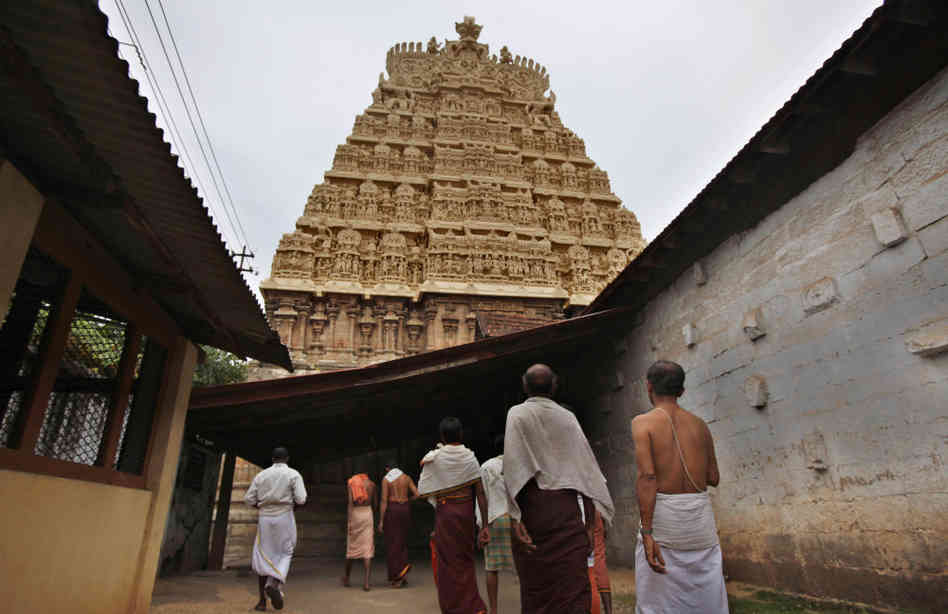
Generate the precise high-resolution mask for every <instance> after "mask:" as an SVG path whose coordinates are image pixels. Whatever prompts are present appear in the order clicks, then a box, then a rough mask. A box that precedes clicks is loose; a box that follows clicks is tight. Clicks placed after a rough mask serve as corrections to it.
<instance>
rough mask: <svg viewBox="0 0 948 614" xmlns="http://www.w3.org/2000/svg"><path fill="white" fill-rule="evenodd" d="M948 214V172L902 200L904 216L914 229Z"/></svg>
mask: <svg viewBox="0 0 948 614" xmlns="http://www.w3.org/2000/svg"><path fill="white" fill-rule="evenodd" d="M946 215H948V173H944V174H942V175H941V176H940V177H938V178H937V179H935V180H934V181H931V182H929V183H926V184H925V185H924V186H922V187H921V188H919V190H918V191H917V192H915V193H913V194H911V195H909V196H907V197H906V198H905V199H903V201H902V217H903V218H904V219H905V222H906V224H908V227H909V228H910V229H912V230H919V229H920V228H924V227H925V226H928V225H929V224H933V223H934V222H937V221H938V220H940V219H941V218H943V217H945V216H946Z"/></svg>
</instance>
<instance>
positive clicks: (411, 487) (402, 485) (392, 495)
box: [383, 473, 417, 502]
mask: <svg viewBox="0 0 948 614" xmlns="http://www.w3.org/2000/svg"><path fill="white" fill-rule="evenodd" d="M383 486H384V487H385V488H383V490H384V491H386V496H387V497H388V501H398V502H404V501H408V500H409V499H410V498H411V496H412V491H414V492H415V493H417V490H415V482H414V481H412V479H411V478H410V477H409V476H408V474H407V473H403V474H401V475H400V476H398V478H396V479H395V481H393V482H389V481H388V480H386V481H385V484H383Z"/></svg>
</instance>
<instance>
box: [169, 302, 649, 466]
mask: <svg viewBox="0 0 948 614" xmlns="http://www.w3.org/2000/svg"><path fill="white" fill-rule="evenodd" d="M630 316H631V311H630V310H628V309H622V308H619V309H611V310H608V311H603V312H600V313H596V314H593V315H590V316H581V317H577V318H572V319H570V320H561V321H559V322H554V323H548V324H545V325H543V326H540V327H537V328H532V329H530V330H526V331H522V332H519V333H512V334H509V335H504V336H501V337H488V338H486V339H481V340H480V341H475V342H473V343H467V344H464V345H458V346H454V347H450V348H445V349H442V350H436V351H433V352H425V353H422V354H417V355H415V356H410V357H407V358H402V359H399V360H391V361H388V362H383V363H379V364H376V365H371V366H368V367H362V368H359V369H348V370H341V371H331V372H329V373H321V374H316V375H301V376H298V377H287V378H283V379H274V380H265V381H259V382H247V383H243V384H231V385H227V386H209V387H206V388H195V389H194V390H193V391H192V392H191V410H190V412H188V430H189V431H190V432H192V433H196V434H199V435H200V436H201V437H203V438H205V439H208V440H210V441H212V442H214V443H215V444H216V445H217V446H219V447H221V448H222V449H227V450H231V451H233V452H235V453H237V454H238V455H240V456H241V457H243V458H247V459H249V460H252V461H254V462H260V463H265V462H266V461H267V460H268V455H269V454H270V451H271V449H272V447H273V446H274V445H275V443H274V442H277V441H279V442H281V445H287V446H289V447H290V448H291V449H292V450H294V452H293V456H294V458H297V459H299V460H304V459H311V458H314V457H322V458H329V457H331V456H333V455H337V456H338V455H345V454H346V453H348V454H350V455H351V454H353V453H354V452H353V451H354V450H358V449H360V448H362V447H364V446H367V445H368V444H369V442H370V440H371V441H374V442H375V443H376V444H377V445H378V446H379V447H386V446H392V445H398V443H399V441H400V440H401V439H410V438H413V437H417V436H418V435H419V430H421V431H422V432H424V431H425V430H426V429H427V430H428V432H430V433H432V434H434V433H435V430H436V427H437V421H438V420H440V419H441V417H442V415H441V414H438V415H436V417H432V416H434V415H435V414H434V413H433V410H434V409H435V408H437V411H438V412H445V414H444V415H456V416H459V417H460V418H461V419H462V420H463V421H464V422H465V423H466V424H471V423H474V424H479V425H482V424H484V423H487V422H493V423H495V424H496V425H499V429H500V430H503V423H504V422H503V421H504V416H506V412H507V409H508V408H509V407H510V405H511V404H513V403H514V402H517V399H518V396H517V395H518V393H519V389H520V382H519V379H520V376H521V374H522V373H523V372H524V370H525V369H526V368H527V367H528V366H530V365H531V364H533V363H535V362H543V363H547V364H549V365H551V366H552V367H553V368H554V369H556V370H557V371H558V372H560V373H561V375H566V374H567V373H568V372H569V371H570V370H572V369H573V368H574V367H575V365H577V364H579V363H578V362H577V361H578V360H579V356H580V355H581V354H582V351H581V348H587V349H588V351H590V352H600V353H601V351H602V348H601V346H602V344H603V335H608V334H609V333H611V332H612V331H614V330H615V327H617V326H622V325H623V322H624V321H625V320H627V319H628V318H629V317H630ZM609 348H610V349H612V346H611V345H610V346H609ZM561 384H562V386H561V389H562V391H563V394H564V395H565V398H567V399H569V400H570V402H571V403H573V404H577V405H578V404H580V403H581V402H582V401H583V400H584V399H583V398H582V397H581V396H579V393H577V389H578V387H580V386H586V385H588V384H589V383H588V382H574V383H572V385H571V382H570V381H569V379H568V377H564V378H561ZM571 391H572V392H571Z"/></svg>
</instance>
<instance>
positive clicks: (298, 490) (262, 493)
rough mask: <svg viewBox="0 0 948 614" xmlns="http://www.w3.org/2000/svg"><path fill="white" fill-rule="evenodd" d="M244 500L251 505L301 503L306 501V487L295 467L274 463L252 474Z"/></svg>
mask: <svg viewBox="0 0 948 614" xmlns="http://www.w3.org/2000/svg"><path fill="white" fill-rule="evenodd" d="M244 500H245V501H246V502H247V503H248V504H249V505H253V506H257V505H260V506H270V505H292V504H294V503H295V504H296V505H302V504H303V503H305V502H306V489H305V487H304V486H303V478H302V476H300V474H299V472H298V471H296V469H292V468H290V467H288V466H287V465H286V464H285V463H274V464H273V465H271V466H269V467H268V468H266V469H264V470H263V471H261V472H260V473H258V474H257V475H256V476H254V478H253V481H252V482H251V484H250V488H249V489H247V494H246V496H245V497H244Z"/></svg>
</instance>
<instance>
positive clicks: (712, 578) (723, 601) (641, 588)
mask: <svg viewBox="0 0 948 614" xmlns="http://www.w3.org/2000/svg"><path fill="white" fill-rule="evenodd" d="M646 387H647V388H648V396H649V401H650V402H651V403H652V406H653V409H652V410H651V411H649V412H648V413H645V414H642V415H640V416H637V417H636V418H635V419H634V420H632V439H633V442H634V444H635V463H636V467H637V469H638V481H637V483H636V495H637V496H638V501H639V514H640V517H641V522H642V527H641V535H640V538H639V542H638V545H637V547H636V550H635V592H636V606H635V611H636V614H653V613H654V614H657V613H661V612H676V613H679V614H687V613H691V612H693V613H695V614H697V613H701V614H720V613H724V614H726V613H727V611H728V605H727V592H726V589H725V586H724V575H723V572H722V571H723V570H722V560H721V547H720V545H719V543H718V533H717V528H716V527H715V523H714V512H713V511H712V509H711V499H710V497H709V496H708V492H707V488H708V486H717V485H718V480H719V479H720V478H719V475H718V463H717V460H716V459H715V456H714V441H713V440H712V438H711V431H710V429H708V425H707V424H705V422H704V420H702V419H701V418H699V417H698V416H696V415H694V414H692V413H691V412H689V411H687V410H685V409H683V408H682V407H681V406H679V405H678V398H679V397H680V396H681V395H682V394H683V393H684V391H685V371H684V369H682V368H681V366H680V365H678V364H676V363H673V362H670V361H667V360H659V361H658V362H656V363H655V364H653V365H652V366H651V367H649V369H648V373H647V374H646Z"/></svg>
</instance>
